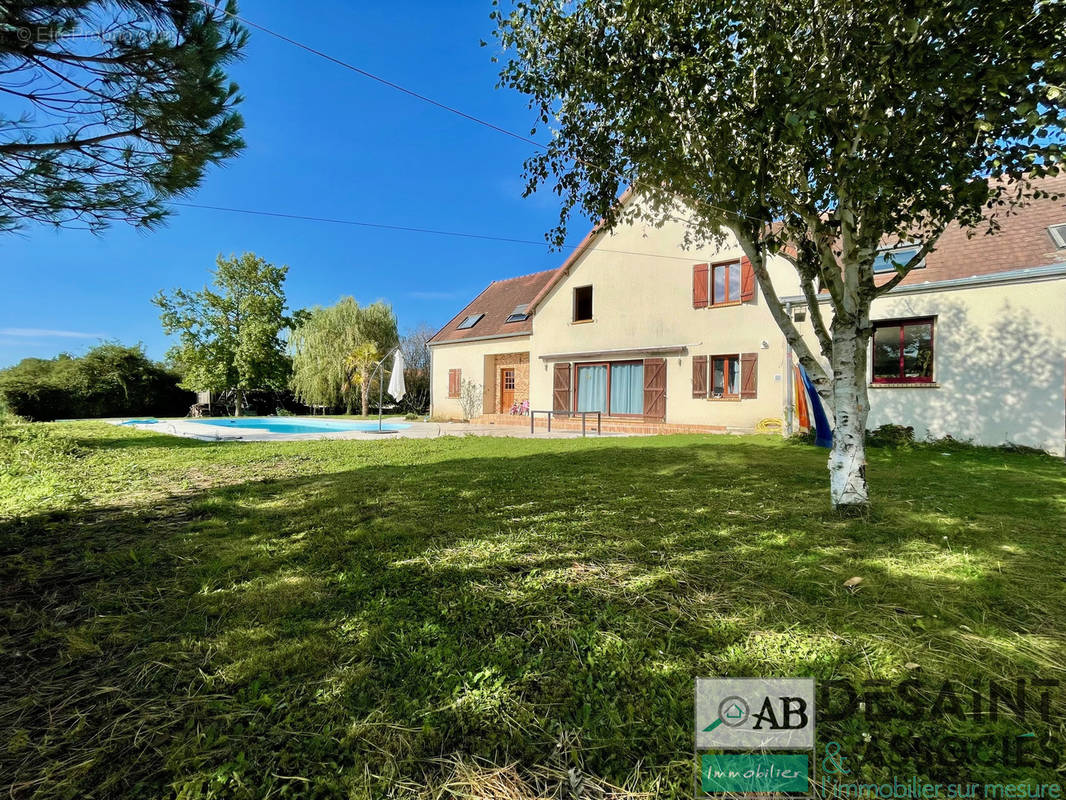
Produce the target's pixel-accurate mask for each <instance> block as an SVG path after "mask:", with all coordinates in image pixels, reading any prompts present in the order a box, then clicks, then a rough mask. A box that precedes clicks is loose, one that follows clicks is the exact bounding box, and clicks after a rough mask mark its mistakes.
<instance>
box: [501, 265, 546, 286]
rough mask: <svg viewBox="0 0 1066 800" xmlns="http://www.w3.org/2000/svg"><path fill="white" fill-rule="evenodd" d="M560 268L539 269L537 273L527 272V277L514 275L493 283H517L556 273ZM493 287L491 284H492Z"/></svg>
mask: <svg viewBox="0 0 1066 800" xmlns="http://www.w3.org/2000/svg"><path fill="white" fill-rule="evenodd" d="M556 269H558V267H549V268H548V269H538V270H537V271H536V272H527V273H526V274H525V275H514V276H512V277H510V278H497V279H496V280H494V281H493V282H492V283H506V282H507V281H517V280H521V279H522V278H532V277H533V276H534V275H543V274H544V273H545V272H555V270H556ZM490 285H491V284H490Z"/></svg>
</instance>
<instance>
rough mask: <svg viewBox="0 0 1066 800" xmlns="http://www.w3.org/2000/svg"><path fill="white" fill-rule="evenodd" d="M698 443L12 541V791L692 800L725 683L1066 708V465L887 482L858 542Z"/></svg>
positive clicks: (175, 508)
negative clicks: (1057, 687) (507, 768)
mask: <svg viewBox="0 0 1066 800" xmlns="http://www.w3.org/2000/svg"><path fill="white" fill-rule="evenodd" d="M171 441H172V440H169V439H168V441H167V443H166V445H169V444H170V443H171ZM181 441H183V440H177V441H175V443H174V446H175V447H179V446H181V445H180V444H178V442H181ZM674 442H681V443H682V445H681V446H678V445H676V444H673V443H672V442H670V441H668V440H667V441H656V442H654V443H651V442H649V443H648V444H647V445H640V444H639V443H637V442H633V441H629V442H622V443H619V442H617V441H616V442H597V443H581V442H578V443H549V442H537V443H531V444H525V443H523V444H521V445H513V446H511V445H486V444H484V443H483V442H480V443H472V444H471V445H469V447H470V448H471V455H470V456H469V457H463V456H462V455H461V453H462V450H461V447H460V450H459V451H458V452H459V453H460V455H458V456H456V455H454V454H453V453H451V451H448V453H449V457H445V458H442V459H441V460H438V461H436V462H431V463H393V464H375V465H373V466H363V467H358V468H348V469H341V470H338V471H333V472H329V471H325V472H322V473H319V474H305V475H301V476H298V477H286V478H283V479H279V480H270V479H265V480H243V481H239V482H235V483H232V484H230V485H225V486H221V487H218V488H214V489H210V490H200V491H192V492H188V493H186V494H183V495H181V496H175V497H172V498H170V499H169V500H166V501H163V502H151V503H147V504H143V505H140V506H132V507H130V506H120V505H115V506H111V507H106V508H98V509H93V510H80V511H78V510H74V511H69V512H66V513H61V514H38V515H29V516H24V517H22V518H20V519H19V520H17V521H12V522H9V523H6V524H4V525H3V526H2V527H0V557H2V558H3V562H2V563H3V566H0V585H2V587H3V588H2V590H0V608H2V617H0V619H3V628H4V629H5V630H6V634H5V635H4V637H3V639H0V671H2V673H3V674H4V675H5V676H7V680H6V681H5V682H4V685H3V687H2V688H0V731H3V733H4V738H5V739H6V740H7V746H6V749H0V774H3V775H5V776H9V778H10V780H11V784H12V786H14V787H18V788H16V789H15V790H14V793H15V796H42V797H45V796H47V797H52V796H56V797H59V796H64V797H67V796H69V797H75V796H83V795H84V796H93V795H101V796H102V795H107V794H111V795H113V794H122V795H130V796H133V795H138V794H150V795H158V794H168V793H176V794H178V795H179V796H183V797H201V796H203V797H207V796H227V797H229V796H232V797H244V796H247V797H261V796H264V795H266V794H267V793H270V792H273V793H276V794H279V795H280V796H283V795H284V794H289V793H292V794H307V795H315V796H353V797H381V796H386V795H388V796H407V795H411V796H415V795H419V794H424V795H426V796H437V794H438V793H443V792H444V791H445V790H446V789H447V786H449V785H451V786H453V787H454V785H455V784H454V781H456V780H457V777H456V775H457V774H458V773H457V767H456V760H457V759H458V760H461V761H462V762H463V763H465V764H467V765H469V764H470V763H471V762H470V760H471V759H475V760H480V763H481V764H483V765H485V769H486V770H487V769H488V768H489V766H493V767H502V766H504V765H508V764H512V763H514V764H517V765H518V770H517V771H516V773H515V775H516V776H518V775H520V776H521V777H514V778H513V779H514V780H515V781H520V782H521V781H524V782H525V787H526V789H528V791H529V793H530V794H529V796H532V792H533V791H534V789H536V790H537V791H541V792H549V791H552V792H562V791H563V788H564V785H565V784H566V782H567V781H568V780H569V778H567V770H568V769H575V770H577V771H578V774H581V775H585V776H587V780H588V781H589V784H590V785H592V784H593V783H594V782H595V781H597V780H603V781H607V782H610V783H613V784H625V785H626V786H627V787H628V788H631V789H633V790H637V789H640V790H644V791H648V792H651V793H652V794H653V795H654V796H656V797H687V796H690V795H691V780H692V759H691V747H692V699H693V698H692V686H693V679H694V678H695V677H696V676H701V675H702V676H709V675H736V676H741V675H753V676H755V675H768V676H772V675H814V676H816V677H817V678H819V679H823V680H824V679H829V678H839V677H846V678H880V679H886V680H892V681H896V680H900V679H902V678H903V677H905V676H907V675H908V674H920V675H922V676H925V677H926V678H928V679H929V680H930V681H932V682H933V683H932V684H931V685H932V686H934V687H936V686H939V680H942V679H943V678H951V679H953V680H957V681H959V682H960V683H961V684H964V685H967V686H972V685H978V684H979V683H980V682H987V680H988V679H990V678H1004V677H1014V676H1018V675H1033V676H1037V675H1039V676H1042V677H1060V676H1061V672H1062V664H1063V663H1066V647H1064V644H1063V629H1062V622H1063V616H1064V610H1066V601H1064V597H1063V586H1062V581H1061V575H1062V573H1063V567H1064V564H1066V559H1064V556H1063V554H1062V548H1061V546H1059V542H1060V540H1059V536H1060V534H1059V531H1060V530H1061V527H1062V521H1063V516H1062V503H1061V496H1062V490H1063V486H1064V472H1063V469H1062V467H1061V464H1059V463H1057V462H1054V461H1052V460H1050V459H1039V458H1033V457H1024V456H1013V455H1001V454H992V455H990V454H988V453H985V452H982V451H973V452H969V453H966V452H960V453H953V454H951V455H941V454H938V453H935V452H930V451H924V450H923V451H912V452H896V451H893V452H887V453H882V454H876V455H875V456H874V459H873V461H874V463H873V464H872V465H871V476H872V481H873V483H874V486H875V490H876V491H878V492H879V497H880V498H881V499H880V502H879V505H878V507H879V509H881V510H879V511H878V512H877V513H876V514H875V515H874V516H873V517H872V518H870V519H869V520H840V519H838V518H836V517H835V516H834V515H832V514H831V513H830V512H829V511H828V510H827V509H826V508H825V505H826V500H825V496H826V491H825V485H824V483H825V472H824V453H822V452H820V451H814V450H807V449H800V448H785V447H780V446H777V447H769V446H765V445H763V444H757V443H751V444H749V443H745V442H743V441H741V440H733V441H729V440H717V441H712V443H707V440H706V439H703V438H699V437H691V438H686V439H675V440H674ZM87 446H92V445H91V442H90V443H89V444H88V445H87ZM104 446H105V447H106V444H105V445H104ZM156 446H165V445H158V444H157V445H156ZM433 446H434V445H430V444H427V447H433ZM448 446H449V447H453V449H454V446H453V445H448ZM463 446H465V445H463ZM492 446H494V447H497V448H498V450H497V451H495V452H499V453H501V455H496V456H493V457H486V456H484V455H483V453H484V452H485V448H486V447H492ZM442 447H443V445H442ZM508 451H510V452H511V453H512V454H511V455H502V453H506V452H508ZM216 452H224V451H216ZM233 452H236V451H233ZM245 452H247V451H245ZM277 452H279V453H282V454H283V453H286V452H289V450H286V449H284V448H281V449H278V450H277ZM292 452H296V451H295V450H293V451H292ZM359 452H362V451H359ZM380 452H388V451H375V453H380ZM280 457H282V456H279V458H280ZM308 469H309V470H310V469H313V466H309V467H308ZM852 576H860V577H862V578H863V583H862V584H861V585H860V586H861V588H860V589H859V590H857V591H853V590H850V589H848V588H846V587H845V586H844V585H843V583H844V581H845V580H846V579H848V578H850V577H852ZM910 662H913V663H916V664H918V665H919V669H918V670H917V671H916V673H915V671H913V668H912V671H910V672H909V671H908V670H907V669H906V668H905V666H904V665H905V664H907V663H910ZM871 726H872V727H871ZM943 727H944V726H943V725H942V724H941V722H940V721H939V720H935V721H930V722H928V723H920V724H910V725H908V727H907V729H908V731H916V732H923V733H925V734H929V733H930V732H932V731H935V730H936V729H938V728H943ZM947 727H948V729H950V730H952V731H961V732H962V733H964V734H967V735H973V734H975V732H978V731H979V730H984V729H983V728H980V727H979V726H976V725H975V724H974V723H972V722H966V721H964V720H954V721H951V724H950V725H948V726H947ZM870 730H874V731H875V732H876V731H877V730H878V728H877V726H876V724H873V723H863V722H862V721H861V720H860V721H856V720H849V721H846V722H843V723H838V724H830V725H828V726H825V727H823V728H822V729H821V738H822V739H823V740H824V737H825V736H832V737H835V738H837V739H838V740H839V741H841V742H842V743H843V744H844V748H845V752H848V750H847V748H848V747H849V746H854V747H858V746H859V745H860V744H861V742H862V734H863V733H865V732H868V731H870ZM1057 741H1058V742H1059V743H1060V744H1061V735H1060V738H1059V739H1057ZM900 758H902V759H904V761H903V762H902V766H900V765H896V766H897V767H899V768H900V769H902V770H903V772H904V773H906V769H905V768H908V762H907V761H906V760H905V756H900ZM468 768H469V767H468ZM879 768H881V767H878V766H877V765H876V763H875V762H871V763H869V764H867V765H866V766H865V767H864V769H866V770H867V771H869V772H871V776H872V777H876V776H877V775H879V774H880V775H883V774H885V773H884V772H880V773H879V772H877V770H878V769H879ZM909 768H910V773H914V772H915V771H918V772H921V767H920V765H918V766H916V765H915V764H914V763H910V764H909ZM883 769H887V767H883ZM1048 772H1049V775H1051V774H1052V773H1051V772H1050V771H1048ZM1009 773H1010V770H1009V768H1008V767H1004V766H1002V765H997V764H994V765H992V766H990V767H989V768H988V771H987V775H990V776H993V777H991V778H989V779H995V780H1004V779H1005V778H1006V776H1007V775H1008V774H1009ZM1030 773H1032V770H1027V771H1025V770H1023V772H1022V773H1021V774H1022V777H1029V775H1030ZM480 774H482V775H483V776H484V775H488V774H490V773H489V772H484V771H483V772H482V773H480ZM908 774H909V773H908ZM923 774H930V775H936V767H935V766H933V767H928V769H927V770H926V772H925V773H923ZM560 776H562V777H561V778H560ZM509 779H510V778H509ZM951 779H957V776H951ZM974 779H975V780H979V779H980V777H975V778H974ZM1049 779H1050V778H1049ZM449 782H452V783H449ZM4 788H7V787H4ZM523 791H525V789H524V790H523ZM485 796H490V795H489V794H486V795H485ZM520 796H521V795H520ZM560 796H562V795H560Z"/></svg>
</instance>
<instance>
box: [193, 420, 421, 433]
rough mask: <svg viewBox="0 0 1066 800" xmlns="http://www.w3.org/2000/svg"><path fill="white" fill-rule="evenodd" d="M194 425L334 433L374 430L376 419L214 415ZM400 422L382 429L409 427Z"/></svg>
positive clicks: (387, 424) (385, 424)
mask: <svg viewBox="0 0 1066 800" xmlns="http://www.w3.org/2000/svg"><path fill="white" fill-rule="evenodd" d="M188 421H189V422H192V423H194V424H196V425H209V426H211V427H215V428H254V429H255V430H260V431H263V432H264V433H336V432H337V431H376V430H377V429H378V424H377V422H376V421H366V422H362V421H360V422H355V421H349V420H344V419H308V418H307V417H214V418H210V419H197V420H188ZM410 427H411V426H410V425H407V424H405V423H402V422H383V423H382V424H381V428H382V430H386V431H402V430H403V429H404V428H410Z"/></svg>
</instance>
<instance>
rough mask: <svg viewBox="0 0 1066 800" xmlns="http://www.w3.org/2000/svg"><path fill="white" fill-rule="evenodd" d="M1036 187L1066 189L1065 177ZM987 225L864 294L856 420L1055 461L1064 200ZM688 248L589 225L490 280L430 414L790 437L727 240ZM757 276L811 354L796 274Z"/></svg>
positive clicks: (1065, 437)
mask: <svg viewBox="0 0 1066 800" xmlns="http://www.w3.org/2000/svg"><path fill="white" fill-rule="evenodd" d="M1047 184H1048V185H1047V186H1046V187H1045V188H1047V189H1048V191H1049V192H1052V193H1054V192H1056V191H1058V192H1064V193H1066V178H1056V179H1051V180H1048V181H1047ZM628 202H639V200H637V199H633V198H630V200H629V201H628ZM1001 223H1002V224H1001V229H1000V231H999V232H998V233H997V234H995V235H984V234H978V235H976V236H970V235H968V234H967V232H966V231H964V230H962V229H959V228H953V229H949V230H948V231H946V232H945V233H944V235H943V236H942V237H941V240H940V243H939V245H938V247H937V249H936V250H935V252H933V253H931V254H930V255H929V256H928V257H927V258H926V260H925V263H924V264H923V265H922V267H921V268H919V269H916V270H914V271H913V272H912V273H911V274H910V275H908V277H907V278H906V279H905V280H904V281H903V282H902V283H900V284H899V286H897V287H896V288H895V289H893V290H892V291H891V292H889V293H887V294H886V295H884V296H882V297H880V298H878V299H877V300H875V301H874V305H873V309H872V316H871V318H872V319H873V320H874V324H875V331H874V336H873V341H872V342H871V351H872V352H871V357H870V359H869V375H868V380H869V386H870V391H869V394H870V403H871V411H870V417H869V423H868V425H869V427H871V428H873V427H876V426H879V425H881V424H884V423H894V424H900V425H910V426H913V427H914V428H915V431H916V433H917V435H919V436H923V437H924V436H933V437H940V436H945V435H950V436H953V437H955V438H958V439H965V440H972V441H974V442H976V443H980V444H1001V443H1005V442H1013V443H1016V444H1023V445H1028V446H1033V447H1040V448H1043V449H1046V450H1049V451H1051V452H1055V453H1058V454H1062V453H1063V450H1064V441H1066V204H1064V203H1063V202H1062V201H1061V200H1056V199H1051V198H1045V199H1041V200H1038V201H1035V202H1034V203H1033V204H1031V205H1029V206H1027V207H1026V208H1025V209H1023V210H1021V211H1020V212H1018V213H1016V214H1012V215H1009V216H1006V217H1004V218H1003V219H1002V220H1001ZM684 238H685V237H684V229H683V227H682V225H681V223H676V222H671V223H668V224H666V225H664V226H662V227H659V228H656V227H653V226H651V225H644V224H642V223H640V222H635V223H631V224H627V225H622V226H619V227H617V228H616V229H615V230H614V231H610V232H608V231H604V230H599V229H594V230H593V231H592V232H591V233H590V234H589V235H588V236H587V237H586V238H585V240H584V241H583V242H582V243H581V245H580V246H579V247H578V248H577V249H576V250H575V251H574V253H573V254H572V255H571V256H570V257H569V258H567V259H566V261H565V262H564V263H563V264H562V265H561V266H559V267H558V268H557V269H552V270H547V271H545V272H538V273H535V274H532V275H524V276H521V277H517V278H510V279H507V280H500V281H494V282H493V283H491V284H490V285H489V286H487V287H486V288H485V290H484V291H482V292H481V294H479V295H478V296H477V297H475V298H474V299H473V300H472V301H471V302H470V303H469V304H467V306H466V307H465V308H463V309H462V311H460V312H459V313H458V314H457V315H456V316H455V317H454V318H453V319H452V320H451V321H450V322H449V323H448V324H447V325H445V326H444V327H443V328H442V329H441V330H440V331H439V332H438V333H437V334H436V335H435V336H434V337H433V338H432V339H431V340H430V349H431V413H432V414H433V415H435V416H438V417H446V418H462V417H463V416H464V414H463V409H462V407H461V406H460V403H459V401H460V396H461V394H462V393H463V391H464V387H465V389H466V391H468V392H469V391H471V390H475V391H476V392H477V394H478V395H479V397H480V402H479V403H478V405H479V406H480V407H479V408H476V409H475V412H477V414H478V416H479V419H481V420H482V421H491V422H496V423H500V424H507V423H518V424H526V425H528V424H529V421H528V418H527V417H521V416H515V415H513V414H511V413H510V412H511V411H512V409H513V408H515V407H518V408H521V406H522V404H523V402H526V401H528V406H529V407H530V408H531V409H533V410H535V411H539V410H552V411H555V412H557V417H556V421H555V422H553V424H554V425H566V424H568V423H567V422H565V414H566V413H567V412H578V411H599V412H601V414H602V417H603V425H604V430H627V429H632V430H641V431H648V430H654V431H658V432H678V431H708V432H713V431H719V432H720V431H738V432H741V431H753V430H757V429H760V428H765V427H767V421H771V420H780V421H783V422H784V425H785V427H786V429H787V428H789V427H790V423H791V418H792V405H793V400H792V397H793V380H792V375H793V371H794V367H793V363H794V359H793V358H792V354H791V352H790V349H789V348H788V346H787V344H786V342H785V338H784V336H783V335H782V334H781V332H780V330H779V329H778V327H777V325H776V323H775V322H774V320H773V319H772V318H771V316H770V313H769V311H768V309H767V307H766V304H765V301H764V299H763V298H762V297H761V294H760V291H759V287H758V284H757V282H756V281H755V280H754V276H753V275H752V274H751V271H750V267H749V266H748V265H747V263H746V259H745V258H744V257H743V254H742V252H741V250H740V247H739V246H738V245H737V244H736V243H735V242H730V241H727V242H726V243H725V244H724V245H722V246H721V247H718V248H716V249H715V248H711V249H703V250H699V251H691V250H684V249H683V248H682V242H683V241H684ZM896 250H897V251H905V250H906V248H896ZM893 257H894V258H896V259H902V260H906V258H907V257H909V256H908V254H907V253H906V252H886V253H885V254H883V257H881V258H879V259H878V262H877V264H875V269H876V270H878V271H882V270H883V271H884V272H885V277H886V279H887V278H888V277H889V275H890V274H891V270H892V263H891V261H892V258H893ZM769 269H770V274H771V277H772V279H773V283H774V287H775V289H776V291H777V293H778V296H779V297H781V298H782V299H783V302H784V303H785V304H786V307H787V309H788V312H789V313H790V314H791V315H792V318H793V319H794V320H795V321H796V323H797V326H798V327H799V328H800V330H801V332H803V333H804V335H805V336H807V337H808V338H809V341H810V344H811V346H812V350H813V351H814V352H817V350H818V348H817V346H816V342H815V340H814V335H813V332H812V329H811V327H810V320H809V316H810V315H809V310H808V309H807V305H806V302H805V300H804V299H803V297H802V295H801V293H800V288H799V284H798V281H797V278H796V275H795V271H794V269H793V268H792V266H791V265H790V264H789V263H788V262H786V261H784V260H783V259H776V260H773V261H772V262H771V263H770V265H769ZM823 311H824V312H825V314H826V316H828V314H829V306H828V303H826V304H825V308H824V309H823ZM569 424H570V425H574V424H576V422H575V421H573V420H571V421H570V423H569Z"/></svg>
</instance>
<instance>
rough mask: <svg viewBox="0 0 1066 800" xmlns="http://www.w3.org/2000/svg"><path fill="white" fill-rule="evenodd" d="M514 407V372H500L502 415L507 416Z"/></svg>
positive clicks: (503, 370) (511, 370)
mask: <svg viewBox="0 0 1066 800" xmlns="http://www.w3.org/2000/svg"><path fill="white" fill-rule="evenodd" d="M513 405H514V370H513V369H501V370H500V413H501V414H507V413H509V412H510V410H511V406H513Z"/></svg>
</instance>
